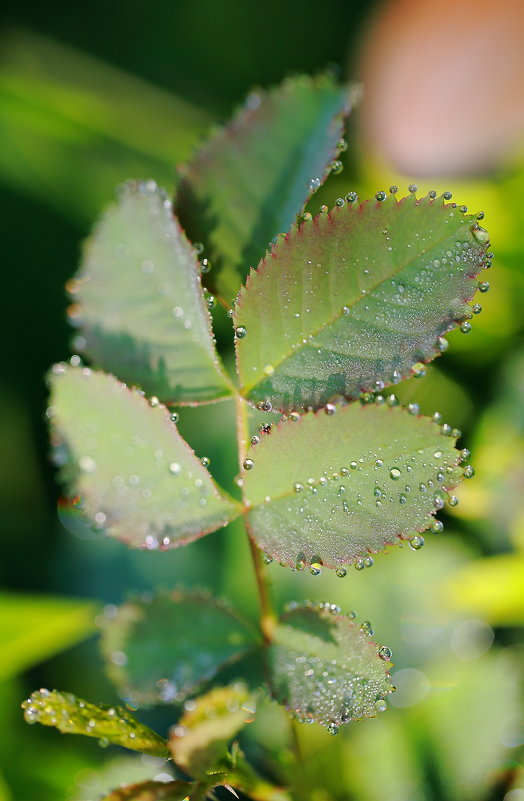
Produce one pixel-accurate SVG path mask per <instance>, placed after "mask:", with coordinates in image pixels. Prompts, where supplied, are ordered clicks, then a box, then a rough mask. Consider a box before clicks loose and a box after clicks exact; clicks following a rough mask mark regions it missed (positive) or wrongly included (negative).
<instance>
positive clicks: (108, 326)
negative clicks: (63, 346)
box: [68, 181, 232, 404]
mask: <svg viewBox="0 0 524 801" xmlns="http://www.w3.org/2000/svg"><path fill="white" fill-rule="evenodd" d="M68 288H69V291H70V293H71V295H72V297H73V299H74V301H75V305H74V306H73V307H72V308H71V312H70V318H71V321H72V322H73V324H74V325H75V326H77V327H78V328H79V336H78V337H77V338H76V343H78V344H79V345H80V346H81V351H82V353H86V354H87V355H88V356H89V358H90V359H92V360H93V362H94V363H95V364H96V365H97V366H100V367H102V368H103V369H104V370H106V371H108V372H111V373H114V374H115V375H117V376H118V377H119V378H120V379H122V380H123V381H126V382H128V383H129V384H136V385H138V386H140V387H142V388H143V389H144V390H145V391H146V392H147V393H148V394H151V395H156V396H158V397H159V398H160V400H162V401H167V402H171V403H178V404H184V403H185V404H191V403H199V402H205V401H210V400H216V399H218V398H222V397H226V396H228V395H231V392H232V385H231V383H230V381H229V379H228V378H227V376H226V374H225V372H224V370H223V368H222V366H221V364H220V361H219V358H218V355H217V353H216V350H215V346H214V342H213V335H212V331H211V325H210V316H209V310H208V308H207V306H206V303H205V300H204V296H203V292H202V287H201V283H200V263H199V261H198V256H197V253H196V250H195V249H194V248H193V246H192V245H191V243H190V242H189V241H188V240H187V238H186V235H185V234H184V232H183V231H182V229H181V228H180V226H179V224H178V222H177V220H176V218H175V217H174V216H173V209H172V207H171V203H170V201H169V200H167V195H166V193H165V192H163V191H162V190H161V189H158V187H157V186H156V184H155V183H154V181H146V182H139V181H130V182H129V183H127V184H125V185H124V187H122V189H121V190H120V195H119V199H118V201H117V203H115V204H114V205H112V206H111V207H110V208H109V209H108V210H107V211H106V212H105V214H104V216H103V217H102V219H101V220H100V222H99V223H98V225H97V226H96V227H95V229H94V233H93V234H92V236H91V238H90V239H89V240H88V241H87V243H86V246H85V250H84V257H83V260H82V264H81V267H80V271H79V273H78V274H77V276H76V278H75V279H73V281H71V282H70V283H69V285H68Z"/></svg>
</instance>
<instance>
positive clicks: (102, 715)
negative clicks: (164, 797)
mask: <svg viewBox="0 0 524 801" xmlns="http://www.w3.org/2000/svg"><path fill="white" fill-rule="evenodd" d="M22 708H23V710H24V717H25V719H26V721H27V722H28V723H42V724H43V725H44V726H55V727H56V728H57V729H59V730H60V731H61V732H62V733H64V734H86V735H87V736H89V737H98V739H99V740H101V741H102V743H103V744H104V745H109V744H110V743H111V744H113V745H122V746H124V748H131V749H132V750H133V751H142V753H144V754H151V755H152V756H157V757H165V758H167V757H168V755H169V752H168V748H167V743H166V741H165V740H164V739H163V738H162V737H160V735H158V734H156V733H155V732H154V731H152V730H151V729H150V728H148V727H147V726H144V725H143V724H142V723H140V722H139V721H138V720H136V719H135V718H134V717H133V715H131V714H130V712H128V710H127V709H124V708H123V707H120V706H117V707H111V706H107V705H106V704H90V703H89V702H88V701H83V700H82V699H81V698H77V697H76V696H74V695H72V694H71V693H63V692H58V690H53V691H49V690H36V691H35V692H34V693H32V695H31V697H30V698H28V699H27V701H24V703H23V704H22Z"/></svg>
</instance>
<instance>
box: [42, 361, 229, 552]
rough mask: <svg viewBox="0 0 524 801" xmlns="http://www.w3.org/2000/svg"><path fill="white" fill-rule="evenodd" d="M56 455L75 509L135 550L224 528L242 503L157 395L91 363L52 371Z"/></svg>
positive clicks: (165, 545)
mask: <svg viewBox="0 0 524 801" xmlns="http://www.w3.org/2000/svg"><path fill="white" fill-rule="evenodd" d="M51 390H52V391H51V405H50V407H49V409H48V415H49V417H50V422H51V436H52V444H53V446H54V449H55V450H54V456H55V461H56V462H57V464H58V465H59V466H60V471H61V477H62V479H63V480H64V481H65V483H66V485H67V487H68V491H69V493H70V494H71V495H72V496H75V498H74V501H73V508H74V509H76V513H77V514H78V515H79V516H81V517H82V518H83V519H85V520H86V521H88V522H89V523H90V524H91V525H92V526H94V527H95V529H98V530H105V531H106V532H107V534H108V535H109V536H111V537H116V538H117V539H120V540H122V541H124V542H126V543H127V544H129V545H131V546H133V547H135V548H147V549H154V548H163V549H165V548H173V547H176V546H178V545H185V544H186V543H188V542H192V541H193V540H195V539H197V538H198V537H201V536H203V535H204V534H207V533H209V532H211V531H215V530H216V529H217V528H220V527H222V526H224V525H226V523H228V522H229V521H230V520H231V519H233V518H234V517H236V516H237V514H238V513H239V505H238V504H237V503H236V502H235V501H234V500H233V499H232V498H228V497H227V496H226V495H225V494H222V493H221V492H219V490H218V488H217V487H216V485H215V483H214V481H213V479H212V478H211V475H210V474H209V472H208V471H207V470H206V468H205V467H204V466H203V465H202V463H201V462H200V460H199V459H197V457H196V456H195V454H194V453H193V451H192V450H191V449H190V448H189V446H188V445H187V443H186V442H185V441H184V440H183V439H182V437H181V436H180V434H179V433H178V431H177V428H176V426H175V425H174V423H173V422H172V421H171V419H170V415H169V412H168V411H167V409H166V408H165V407H164V406H162V405H160V404H159V402H158V399H156V398H152V399H151V400H150V402H149V403H148V402H147V400H146V399H145V398H144V397H143V395H142V394H141V393H140V392H139V391H137V390H130V389H128V388H127V387H126V386H125V384H121V383H120V382H119V381H117V380H116V379H115V378H114V377H113V376H110V375H106V374H105V373H98V372H95V371H92V370H91V369H89V368H81V367H68V366H67V365H65V364H57V365H55V367H54V368H53V370H52V374H51Z"/></svg>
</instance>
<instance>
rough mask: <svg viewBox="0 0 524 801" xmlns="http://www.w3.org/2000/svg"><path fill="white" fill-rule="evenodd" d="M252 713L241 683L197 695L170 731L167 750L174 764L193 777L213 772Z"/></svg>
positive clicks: (247, 694)
mask: <svg viewBox="0 0 524 801" xmlns="http://www.w3.org/2000/svg"><path fill="white" fill-rule="evenodd" d="M254 712H255V705H254V700H253V697H252V696H251V695H250V693H249V692H248V690H247V688H246V686H245V685H244V684H241V683H236V684H232V685H230V686H228V687H215V688H214V689H213V690H210V692H208V693H206V694H205V695H201V696H199V697H198V698H196V699H195V700H194V701H193V702H192V704H191V709H190V710H189V711H186V712H184V714H183V715H182V717H181V718H180V720H179V722H178V724H177V725H176V726H174V727H173V728H172V729H171V733H170V739H169V747H170V749H171V754H172V756H173V760H174V762H175V764H176V765H178V766H179V767H181V768H182V769H183V770H184V771H185V772H186V773H188V774H189V775H190V776H194V777H198V776H200V775H203V774H204V775H205V774H206V773H209V772H212V771H213V770H214V769H215V768H216V767H217V766H218V764H219V762H220V760H221V759H222V758H223V757H224V756H225V755H226V753H227V745H228V743H229V742H230V741H231V740H232V739H233V737H235V735H236V734H238V732H239V731H240V729H242V728H243V726H245V724H246V723H248V721H250V720H253V716H254Z"/></svg>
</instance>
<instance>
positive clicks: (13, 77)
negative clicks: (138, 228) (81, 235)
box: [0, 28, 209, 223]
mask: <svg viewBox="0 0 524 801" xmlns="http://www.w3.org/2000/svg"><path fill="white" fill-rule="evenodd" d="M208 122H209V118H208V116H207V115H206V114H205V113H204V112H203V111H201V110H200V109H198V108H197V107H195V106H193V105H192V104H191V103H189V102H187V101H185V100H182V99H181V98H179V97H175V96H174V95H170V94H169V93H168V92H166V91H163V90H162V89H159V88H157V87H155V86H153V85H152V84H148V83H147V82H146V81H144V80H142V79H140V78H137V77H135V76H133V75H129V74H126V73H125V72H123V71H121V70H119V69H117V68H116V67H113V66H111V65H109V64H104V63H103V62H100V61H98V60H97V59H95V58H93V57H91V56H88V55H86V54H83V53H80V52H79V51H77V50H74V49H73V48H69V47H66V46H65V45H62V44H60V43H58V42H55V41H53V40H51V39H47V38H45V37H44V36H41V35H39V34H36V33H34V32H30V31H27V30H23V29H17V28H14V29H13V28H11V29H10V30H8V31H7V32H5V33H4V36H3V38H2V41H1V43H0V176H1V177H2V178H3V180H4V181H6V182H8V183H10V184H11V185H13V186H14V187H15V188H16V189H18V190H20V191H23V192H26V193H27V194H30V195H36V196H37V197H39V198H40V199H42V200H44V201H45V202H46V203H51V204H53V205H54V206H55V207H57V208H58V209H59V210H60V211H61V212H62V213H63V214H65V215H66V216H67V217H68V218H70V219H72V220H73V221H74V222H80V223H84V222H85V221H89V220H90V219H92V217H93V216H94V214H96V212H97V210H98V208H99V207H100V205H101V204H102V203H103V202H104V199H105V198H107V197H108V195H109V193H110V192H111V191H112V189H113V187H114V186H115V185H116V184H117V183H119V182H121V181H123V180H126V179H127V178H129V177H130V176H131V175H138V176H141V177H144V178H146V177H148V176H149V175H153V176H154V177H155V178H156V179H157V180H158V181H159V182H161V183H166V184H168V185H170V183H171V182H172V180H173V176H172V170H173V167H172V165H173V164H174V163H175V161H178V160H180V159H184V158H186V157H187V156H188V155H189V153H190V150H191V147H192V146H193V144H194V142H195V139H196V138H197V137H198V136H199V135H200V134H201V133H202V132H203V131H204V130H205V128H206V127H207V125H208ZM71 176H74V185H75V187H81V188H82V191H72V190H71Z"/></svg>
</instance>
